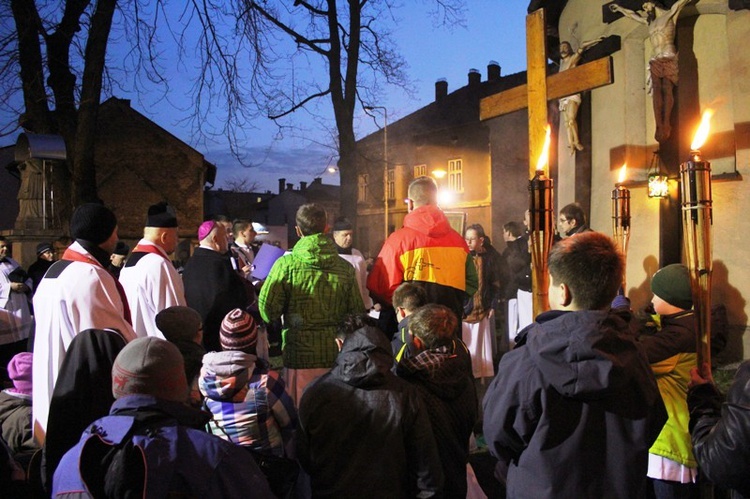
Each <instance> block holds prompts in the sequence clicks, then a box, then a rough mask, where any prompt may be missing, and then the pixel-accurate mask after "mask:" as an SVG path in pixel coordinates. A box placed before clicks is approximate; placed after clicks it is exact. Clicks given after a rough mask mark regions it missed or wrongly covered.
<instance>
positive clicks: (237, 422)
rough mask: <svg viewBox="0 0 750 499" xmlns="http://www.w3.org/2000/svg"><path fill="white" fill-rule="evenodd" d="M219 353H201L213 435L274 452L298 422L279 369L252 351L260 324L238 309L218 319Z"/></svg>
mask: <svg viewBox="0 0 750 499" xmlns="http://www.w3.org/2000/svg"><path fill="white" fill-rule="evenodd" d="M219 341H220V343H221V347H222V351H221V352H209V353H207V354H206V355H205V356H204V357H203V368H202V369H201V374H200V380H199V387H200V390H201V393H202V394H203V395H204V396H205V397H206V399H205V404H206V407H207V408H208V410H209V411H211V413H212V414H213V420H212V421H211V423H210V428H211V431H212V433H214V435H218V436H220V437H222V438H224V439H226V440H229V441H231V442H234V443H235V444H238V445H243V446H247V447H250V448H251V449H253V450H255V451H258V452H261V453H265V454H270V455H275V456H284V455H285V452H284V447H285V445H286V444H287V443H288V441H289V440H290V438H291V436H292V434H293V431H294V429H295V428H296V426H297V411H296V408H295V407H294V402H293V401H292V399H291V397H290V396H289V394H288V393H287V391H286V386H285V384H284V381H283V380H282V379H281V378H280V377H279V375H278V373H277V372H275V371H272V370H270V369H269V365H268V362H267V361H265V360H264V359H262V358H259V357H258V356H257V354H256V345H257V343H258V324H257V323H256V322H255V320H254V319H253V317H252V316H251V315H250V314H248V313H247V312H245V311H244V310H241V309H239V308H236V309H234V310H232V311H230V312H229V313H228V314H227V315H226V316H225V317H224V320H223V321H222V323H221V329H220V333H219Z"/></svg>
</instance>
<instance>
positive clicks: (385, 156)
mask: <svg viewBox="0 0 750 499" xmlns="http://www.w3.org/2000/svg"><path fill="white" fill-rule="evenodd" d="M364 109H365V111H374V110H375V109H380V110H382V111H383V117H384V126H383V212H384V213H385V229H384V233H385V239H388V109H387V108H386V107H385V106H365V107H364ZM385 239H383V241H385Z"/></svg>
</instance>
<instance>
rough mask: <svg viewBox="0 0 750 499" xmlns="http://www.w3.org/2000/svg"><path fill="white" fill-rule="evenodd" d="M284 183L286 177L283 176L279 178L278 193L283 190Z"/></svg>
mask: <svg viewBox="0 0 750 499" xmlns="http://www.w3.org/2000/svg"><path fill="white" fill-rule="evenodd" d="M285 183H286V179H285V178H280V179H279V194H281V193H282V192H284V184H285Z"/></svg>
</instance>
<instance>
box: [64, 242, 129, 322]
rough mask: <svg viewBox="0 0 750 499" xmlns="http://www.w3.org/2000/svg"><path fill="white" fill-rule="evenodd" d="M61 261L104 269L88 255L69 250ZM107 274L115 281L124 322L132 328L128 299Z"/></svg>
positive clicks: (118, 282) (118, 284)
mask: <svg viewBox="0 0 750 499" xmlns="http://www.w3.org/2000/svg"><path fill="white" fill-rule="evenodd" d="M62 259H63V260H69V261H72V262H83V263H88V264H89V265H94V266H96V267H99V268H102V269H104V267H102V264H101V263H99V262H98V261H96V259H94V258H91V257H90V256H88V255H84V254H82V253H79V252H77V251H73V250H72V249H70V248H68V249H66V250H65V253H63V256H62ZM104 270H107V269H104ZM107 274H109V275H110V277H112V279H113V280H114V281H115V286H116V287H117V294H119V295H120V299H121V300H122V315H123V317H124V318H125V320H126V321H128V324H130V325H131V326H132V325H133V323H132V322H131V320H130V306H128V298H127V296H125V289H124V288H123V287H122V284H120V281H118V280H117V278H116V277H115V276H114V275H112V273H111V272H109V271H107Z"/></svg>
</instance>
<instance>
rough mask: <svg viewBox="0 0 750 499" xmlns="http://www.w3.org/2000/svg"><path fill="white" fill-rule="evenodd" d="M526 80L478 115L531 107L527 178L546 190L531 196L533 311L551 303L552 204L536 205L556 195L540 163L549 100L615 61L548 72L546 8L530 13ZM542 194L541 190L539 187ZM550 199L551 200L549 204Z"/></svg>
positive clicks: (605, 77)
mask: <svg viewBox="0 0 750 499" xmlns="http://www.w3.org/2000/svg"><path fill="white" fill-rule="evenodd" d="M526 63H527V71H526V81H527V84H526V85H519V86H517V87H515V88H511V89H509V90H506V91H504V92H500V93H497V94H495V95H491V96H489V97H485V98H484V99H482V100H481V101H480V103H479V118H480V119H481V120H488V119H490V118H495V117H497V116H502V115H504V114H508V113H512V112H514V111H519V110H521V109H524V108H527V109H528V113H529V179H530V186H529V187H530V189H532V190H533V189H534V188H535V186H544V187H545V196H534V193H533V192H532V197H531V198H530V202H529V206H530V211H531V213H530V215H531V226H530V227H529V230H530V232H531V234H530V235H531V245H532V248H531V250H532V251H531V254H532V292H533V301H534V316H536V315H538V314H540V313H542V312H544V311H545V310H547V309H549V301H548V297H547V285H548V283H549V276H548V273H547V253H548V251H549V246H551V241H552V239H551V237H552V231H553V230H552V229H553V221H552V206H551V202H550V203H545V209H543V210H542V209H539V206H538V205H534V206H532V204H534V203H533V201H534V199H541V198H545V199H549V200H550V201H551V199H552V185H551V180H549V179H546V178H545V175H539V173H540V172H539V171H537V163H538V161H539V158H540V157H541V156H542V154H543V151H544V149H545V145H544V144H545V138H547V135H546V127H547V125H548V117H547V102H548V101H550V100H553V99H559V98H561V97H567V96H570V95H574V94H577V93H579V92H583V91H584V90H591V89H593V88H597V87H601V86H603V85H608V84H610V83H612V81H613V79H612V61H611V59H610V58H609V57H605V58H602V59H597V60H595V61H592V62H590V63H587V64H582V65H581V66H576V67H571V68H570V69H567V70H566V71H562V72H560V73H557V74H554V75H551V76H549V77H548V76H547V47H546V23H545V21H544V10H543V9H539V10H536V11H534V12H532V13H531V14H529V15H528V16H526ZM537 194H538V193H537ZM548 204H549V206H547V205H548Z"/></svg>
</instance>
